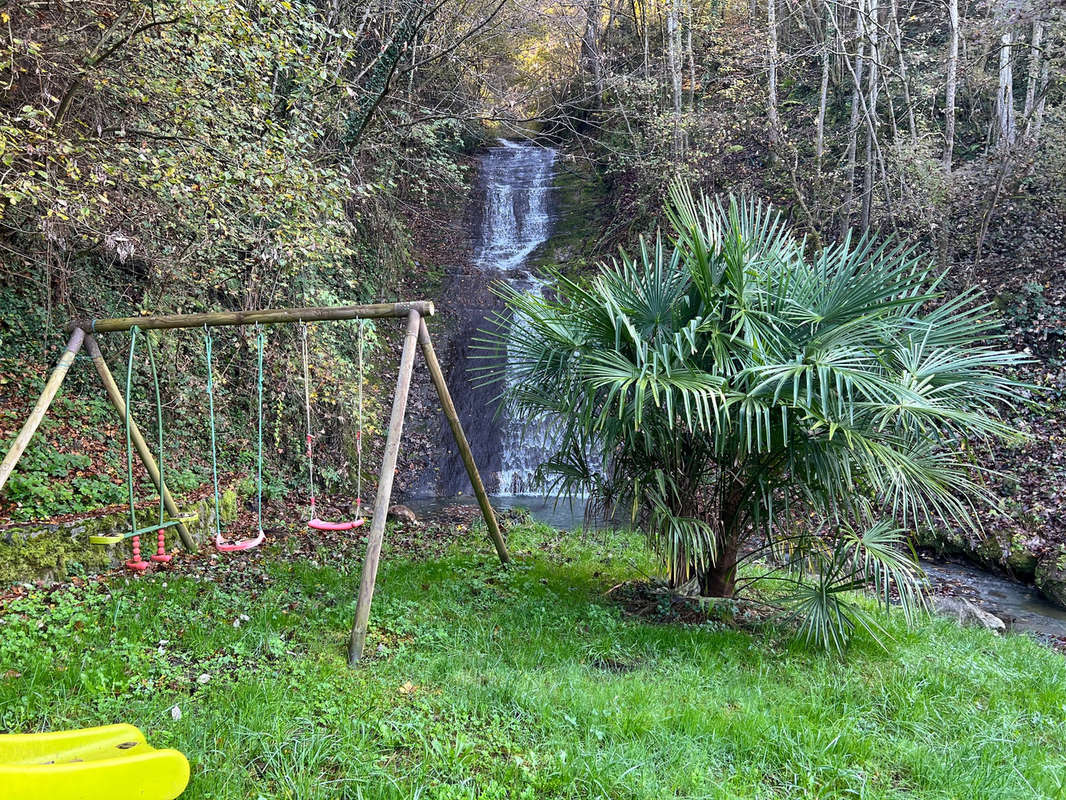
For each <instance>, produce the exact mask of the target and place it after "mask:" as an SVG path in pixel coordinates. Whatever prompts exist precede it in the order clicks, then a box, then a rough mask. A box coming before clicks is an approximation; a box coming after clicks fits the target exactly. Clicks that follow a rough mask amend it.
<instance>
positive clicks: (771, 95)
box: [766, 0, 781, 144]
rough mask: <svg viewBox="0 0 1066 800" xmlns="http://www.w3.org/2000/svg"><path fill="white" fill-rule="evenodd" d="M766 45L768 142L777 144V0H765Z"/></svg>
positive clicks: (778, 118) (778, 136) (778, 122)
mask: <svg viewBox="0 0 1066 800" xmlns="http://www.w3.org/2000/svg"><path fill="white" fill-rule="evenodd" d="M766 45H767V62H768V63H767V72H768V76H769V87H768V90H767V94H766V116H767V119H768V120H769V122H770V142H771V143H772V144H777V142H778V141H779V140H780V138H781V137H780V134H781V118H780V117H779V116H778V113H777V0H766Z"/></svg>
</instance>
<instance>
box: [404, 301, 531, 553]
mask: <svg viewBox="0 0 1066 800" xmlns="http://www.w3.org/2000/svg"><path fill="white" fill-rule="evenodd" d="M418 343H419V344H420V345H422V355H424V356H425V358H426V366H427V367H429V374H430V377H432V378H433V385H434V386H435V387H436V389H437V397H439V398H440V407H441V409H442V410H443V411H444V416H445V417H447V418H448V425H449V426H450V427H451V429H452V436H454V437H455V444H456V445H458V447H459V456H460V457H461V458H462V459H463V466H464V467H466V474H467V475H469V476H470V485H471V486H473V487H474V494H475V495H476V496H477V502H478V505H480V506H481V514H482V515H483V516H484V517H485V524H486V525H487V526H488V529H489V536H491V537H492V543H493V545H495V546H496V553H497V555H499V557H500V562H501V563H503V564H506V563H507V562H509V561H510V560H511V556H510V555H509V554H508V553H507V543H506V542H505V541H504V540H503V534H502V533H501V532H500V524H499V522H498V521H497V520H496V513H495V512H494V511H493V510H492V505H491V504H490V503H489V495H488V493H487V492H486V491H485V484H484V483H482V481H481V473H479V472H478V469H477V464H475V463H474V454H473V453H472V452H471V451H470V443H469V442H468V441H467V440H466V434H465V433H464V432H463V424H462V423H461V422H460V421H459V414H458V412H456V410H455V403H453V402H452V395H451V393H450V392H449V391H448V384H447V383H446V382H445V380H444V372H443V371H442V370H441V368H440V362H439V361H437V354H436V352H435V351H434V350H433V342H432V340H431V339H430V338H429V328H427V327H426V321H425V320H424V319H423V320H421V321H420V322H419V325H418Z"/></svg>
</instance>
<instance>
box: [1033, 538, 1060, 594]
mask: <svg viewBox="0 0 1066 800" xmlns="http://www.w3.org/2000/svg"><path fill="white" fill-rule="evenodd" d="M1034 582H1035V583H1036V588H1037V589H1039V590H1040V593H1041V594H1042V595H1044V597H1046V598H1047V599H1048V600H1050V601H1051V602H1052V603H1055V604H1056V605H1059V606H1062V607H1064V608H1066V546H1064V545H1059V546H1058V547H1057V548H1055V549H1054V550H1052V551H1050V552H1049V553H1046V554H1045V555H1044V556H1043V558H1041V559H1040V561H1039V562H1038V563H1037V565H1036V578H1035V581H1034Z"/></svg>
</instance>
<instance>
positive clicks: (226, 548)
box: [204, 323, 266, 553]
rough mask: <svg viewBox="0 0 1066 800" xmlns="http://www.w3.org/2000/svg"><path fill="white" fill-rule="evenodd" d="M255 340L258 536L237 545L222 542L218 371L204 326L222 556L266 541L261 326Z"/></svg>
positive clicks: (217, 544) (217, 528)
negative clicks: (216, 425)
mask: <svg viewBox="0 0 1066 800" xmlns="http://www.w3.org/2000/svg"><path fill="white" fill-rule="evenodd" d="M255 329H256V336H255V343H256V350H257V355H258V359H257V367H258V379H257V381H256V383H257V389H258V407H259V425H258V428H259V430H258V438H259V449H258V454H257V457H256V498H257V500H256V506H257V508H258V517H257V521H258V531H259V533H258V535H257V536H255V537H254V538H252V539H241V540H239V541H236V542H226V540H225V539H223V538H222V503H221V500H220V498H219V492H218V445H217V433H216V431H215V378H214V375H215V367H214V358H213V354H212V344H213V340H212V337H211V329H210V328H208V327H207V325H204V353H205V355H206V356H207V404H208V417H209V419H210V421H211V479H212V482H213V485H214V490H215V548H216V549H218V550H220V551H222V552H223V553H231V552H234V551H237V550H250V549H252V548H253V547H258V546H259V545H260V544H262V543H263V539H264V538H266V536H265V534H264V533H263V344H264V336H263V331H262V329H261V328H260V327H259V325H258V323H257V324H256V326H255Z"/></svg>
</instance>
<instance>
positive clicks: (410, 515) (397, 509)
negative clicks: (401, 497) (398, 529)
mask: <svg viewBox="0 0 1066 800" xmlns="http://www.w3.org/2000/svg"><path fill="white" fill-rule="evenodd" d="M389 519H390V520H392V521H393V522H406V523H408V524H411V525H413V524H415V523H416V522H418V517H417V516H415V512H414V511H412V510H411V509H409V508H408V507H407V506H401V505H399V504H396V505H394V506H389Z"/></svg>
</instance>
